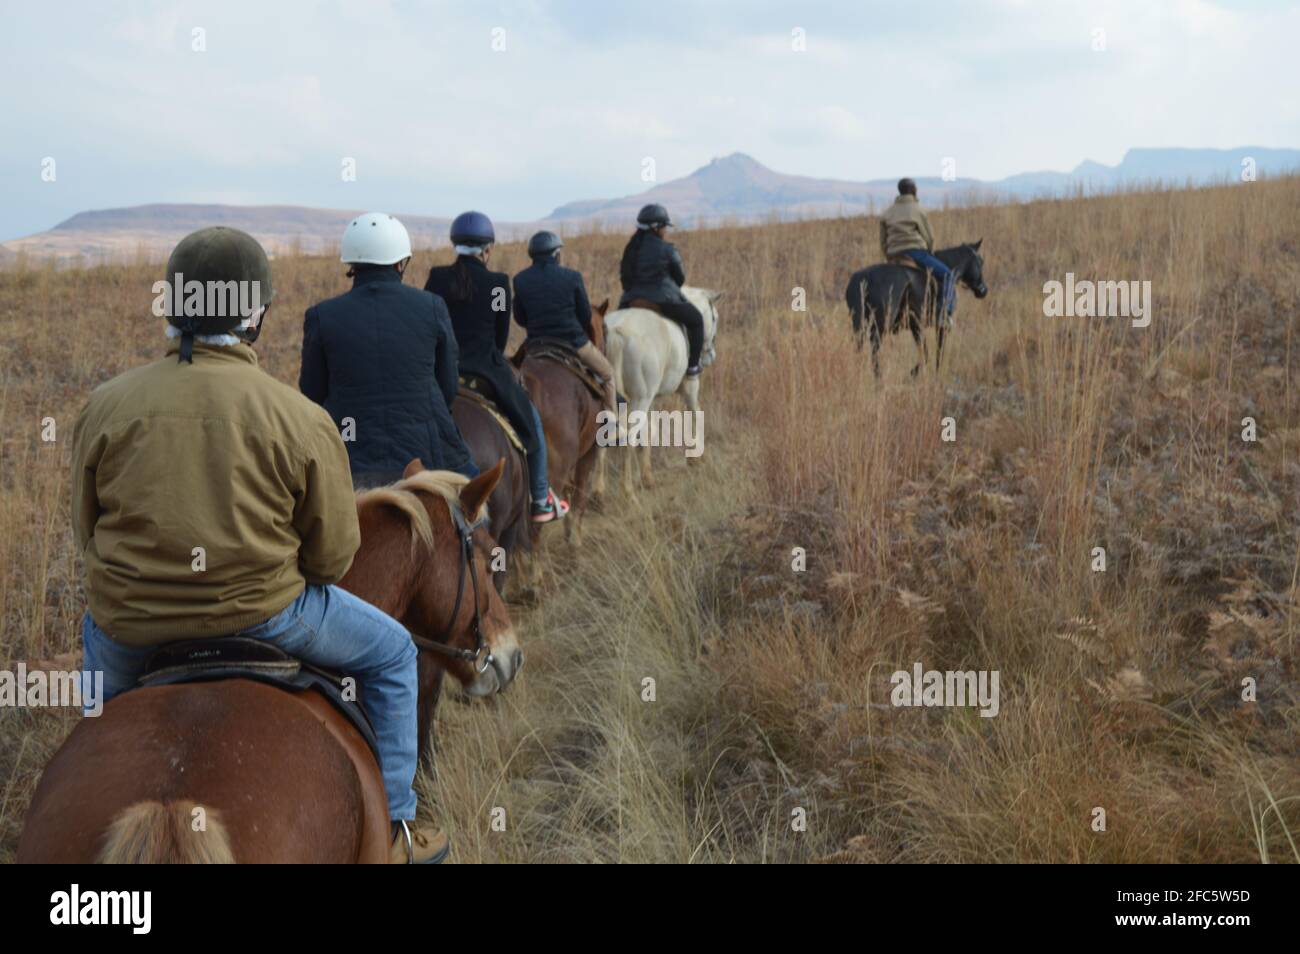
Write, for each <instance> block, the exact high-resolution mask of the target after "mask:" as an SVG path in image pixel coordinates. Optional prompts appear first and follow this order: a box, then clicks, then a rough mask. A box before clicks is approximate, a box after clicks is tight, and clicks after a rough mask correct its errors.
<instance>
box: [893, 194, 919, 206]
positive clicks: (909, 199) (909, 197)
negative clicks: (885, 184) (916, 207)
mask: <svg viewBox="0 0 1300 954" xmlns="http://www.w3.org/2000/svg"><path fill="white" fill-rule="evenodd" d="M915 201H916V196H914V195H900V196H899V197H898V198H897V199H895V200H894V204H895V205H897V204H898V203H900V202H915Z"/></svg>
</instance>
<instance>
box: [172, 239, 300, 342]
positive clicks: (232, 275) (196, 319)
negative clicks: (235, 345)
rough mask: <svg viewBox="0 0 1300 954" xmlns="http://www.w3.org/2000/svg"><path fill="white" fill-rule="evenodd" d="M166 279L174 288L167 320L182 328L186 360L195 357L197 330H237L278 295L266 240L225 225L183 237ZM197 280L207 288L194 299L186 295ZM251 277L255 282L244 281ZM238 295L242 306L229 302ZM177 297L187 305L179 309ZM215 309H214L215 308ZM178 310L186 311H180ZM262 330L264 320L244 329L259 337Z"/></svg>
mask: <svg viewBox="0 0 1300 954" xmlns="http://www.w3.org/2000/svg"><path fill="white" fill-rule="evenodd" d="M163 281H165V282H166V283H167V288H168V300H167V321H168V323H170V324H172V325H174V326H175V327H176V328H178V329H180V331H181V350H180V360H181V361H189V362H193V360H194V359H193V348H194V336H195V335H220V334H227V333H229V332H232V331H234V330H235V329H237V328H239V327H240V325H242V324H243V323H244V319H245V318H250V317H252V315H253V314H254V313H255V312H256V310H257V308H262V307H265V306H266V305H268V304H270V301H271V299H272V298H273V297H274V295H275V288H274V287H273V286H272V284H271V263H270V262H269V261H268V260H267V257H266V251H265V250H264V249H263V248H262V246H261V244H260V243H259V242H258V241H257V239H255V238H253V236H251V235H249V234H248V233H247V232H241V231H240V230H239V229H232V228H228V227H226V226H224V225H214V226H210V227H209V228H205V229H199V230H198V231H197V232H191V233H190V234H189V235H187V236H185V238H183V239H181V240H180V242H178V243H177V245H176V247H175V248H174V249H172V254H171V256H170V257H169V258H168V259H167V272H166V275H165V276H164V277H163ZM191 282H200V283H201V284H202V288H203V294H202V295H201V296H195V298H194V299H191V298H190V296H188V295H186V286H189V285H190V283H191ZM231 282H234V283H235V285H234V286H233V289H234V296H233V298H232V297H231V296H230V295H229V294H228V293H226V291H224V290H226V289H230V288H231V287H232V286H230V285H229V284H228V283H231ZM245 282H246V283H249V285H250V286H252V287H248V286H245V285H243V283H245ZM176 283H179V284H180V287H179V288H177V287H174V286H175V284H176ZM254 283H255V284H254ZM218 286H220V287H219V288H218ZM214 288H216V289H217V290H216V291H215V292H213V291H212V290H213V289H214ZM199 298H201V299H202V300H201V301H199V300H198V299H199ZM232 300H233V301H235V302H238V303H239V304H240V306H241V307H238V308H234V309H230V308H227V307H225V306H226V305H227V304H229V303H230V302H231V301H232ZM177 302H179V303H181V306H182V307H181V308H179V309H177V308H176V307H174V305H175V304H176V303H177ZM191 302H192V304H191ZM245 302H248V303H249V305H250V306H252V305H254V304H255V306H256V307H249V308H248V309H247V310H248V311H249V314H242V313H241V312H242V311H243V310H245V309H244V308H243V307H242V306H243V304H244V303H245ZM209 310H211V311H212V312H213V313H212V314H209V313H208V312H209ZM176 311H180V314H175V312H176ZM187 312H196V313H190V314H187ZM260 330H261V326H260V325H259V326H258V327H257V328H256V329H253V330H251V331H246V332H244V333H243V337H244V338H245V339H246V340H248V341H255V340H256V339H257V335H258V332H259V331H260Z"/></svg>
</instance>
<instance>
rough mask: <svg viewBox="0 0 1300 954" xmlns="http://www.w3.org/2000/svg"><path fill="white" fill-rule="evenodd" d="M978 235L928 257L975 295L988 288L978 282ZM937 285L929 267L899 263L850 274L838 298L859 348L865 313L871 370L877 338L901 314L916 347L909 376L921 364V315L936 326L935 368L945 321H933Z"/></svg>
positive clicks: (876, 367)
mask: <svg viewBox="0 0 1300 954" xmlns="http://www.w3.org/2000/svg"><path fill="white" fill-rule="evenodd" d="M983 242H984V240H983V239H980V240H979V241H978V242H973V243H970V244H967V245H958V246H957V247H956V248H945V249H940V250H939V251H937V252H935V253H934V257H935V258H937V259H938V260H939V261H941V262H943V263H944V264H945V265H947V266H948V267H949V268H951V269H952V272H953V280H954V281H955V282H956V283H957V284H959V285H965V286H966V287H967V288H969V289H970V290H971V291H972V292H974V293H975V297H976V298H983V297H984V296H985V295H987V294H988V293H989V288H988V286H987V285H985V284H984V259H982V258H980V252H979V249H980V245H982V244H983ZM941 297H942V296H941V294H940V289H939V288H938V287H937V285H936V283H935V281H934V280H933V278H932V277H931V275H930V273H929V272H925V271H921V270H920V269H916V268H908V267H907V266H905V265H871V266H869V267H867V268H864V269H862V270H861V271H857V272H854V273H853V277H852V278H850V279H849V287H848V288H846V289H845V290H844V299H845V301H847V302H848V305H849V313H850V314H851V315H852V316H853V332H854V334H855V336H856V337H857V341H858V350H859V351H861V350H862V331H863V328H862V319H863V316H864V314H865V315H866V317H867V318H868V322H867V329H866V330H867V331H868V332H869V333H870V335H871V369H872V370H873V371H875V373H876V374H877V375H879V374H880V359H879V356H878V355H879V351H880V340H881V338H882V337H884V334H885V330H886V329H888V330H889V331H890V333H894V332H897V331H898V329H899V328H901V327H902V326H903V321H904V319H906V321H907V327H908V330H910V331H911V332H912V339H913V340H914V341H915V342H916V347H917V349H918V350H919V351H920V352H921V360H920V361H918V362H917V365H916V367H914V368H913V369H912V376H913V377H915V376H916V373H917V372H918V371H920V370H921V365H922V364H923V363H925V361H926V360H928V359H927V356H926V354H925V339H924V337H923V334H924V332H923V328H924V325H923V324H922V321H921V317H922V315H924V316H925V317H926V319H927V320H928V321H934V322H935V323H936V326H937V328H938V331H937V333H936V337H937V339H938V344H937V350H936V352H935V356H934V367H935V370H936V371H937V370H938V369H939V358H940V356H941V355H942V354H943V336H944V332H945V331H947V323H946V322H944V321H936V319H937V317H938V313H939V305H940V301H939V299H940V298H941Z"/></svg>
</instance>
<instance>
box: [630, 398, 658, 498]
mask: <svg viewBox="0 0 1300 954" xmlns="http://www.w3.org/2000/svg"><path fill="white" fill-rule="evenodd" d="M653 403H654V398H653V397H648V398H637V399H636V400H635V401H633V402H631V405H632V406H631V407H629V408H628V412H627V414H628V422H629V426H628V433H627V443H628V448H627V450H628V452H627V454H625V455H624V460H623V489H624V490H626V491H627V492H628V493H629V494H631V493H632V492H633V485H632V470H633V464H634V463H635V464H636V471H637V474H636V477H637V483H639V484H640V485H641V486H642V487H647V488H648V487H653V486H654V476H653V475H652V474H651V473H650V405H651V404H653ZM638 412H640V413H638ZM637 420H640V421H641V426H640V427H639V428H638V427H636V426H635V424H633V423H632V422H634V421H637ZM633 435H635V436H636V440H637V442H638V444H639V446H638V445H636V444H633V441H632V438H633Z"/></svg>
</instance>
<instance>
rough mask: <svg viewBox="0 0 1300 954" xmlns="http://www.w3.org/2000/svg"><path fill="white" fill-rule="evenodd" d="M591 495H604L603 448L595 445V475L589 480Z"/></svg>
mask: <svg viewBox="0 0 1300 954" xmlns="http://www.w3.org/2000/svg"><path fill="white" fill-rule="evenodd" d="M591 495H592V496H593V497H603V496H605V448H603V447H601V446H600V445H599V444H597V445H596V475H595V478H594V479H593V480H592V482H591Z"/></svg>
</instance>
